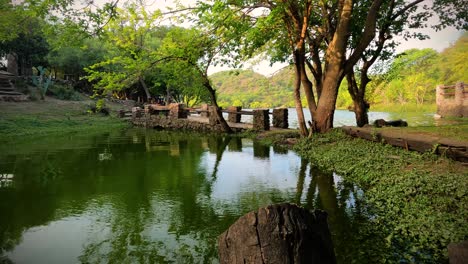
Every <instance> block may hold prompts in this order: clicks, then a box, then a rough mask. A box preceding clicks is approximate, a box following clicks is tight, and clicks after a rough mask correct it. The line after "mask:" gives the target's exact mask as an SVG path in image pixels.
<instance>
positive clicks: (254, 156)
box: [0, 129, 380, 264]
mask: <svg viewBox="0 0 468 264" xmlns="http://www.w3.org/2000/svg"><path fill="white" fill-rule="evenodd" d="M0 177H1V178H0V184H1V185H0V186H1V187H0V215H1V217H0V263H3V262H5V263H9V262H14V263H37V264H39V263H47V264H52V263H80V262H81V263H217V262H218V259H217V251H216V238H217V236H218V235H219V234H221V233H222V232H223V231H224V230H225V229H227V228H228V227H229V226H230V225H231V224H232V223H234V222H235V220H236V219H237V218H239V217H240V216H242V215H243V214H245V213H247V212H249V211H251V210H256V209H257V208H259V207H262V206H266V205H268V204H270V203H279V202H293V203H297V204H300V205H302V206H305V207H307V208H321V209H325V210H326V211H327V212H328V214H329V224H330V228H331V231H332V234H333V241H334V245H335V250H336V254H337V257H338V260H339V262H342V263H345V262H347V261H346V260H350V259H352V258H356V256H358V255H359V256H364V255H368V256H369V259H372V256H373V254H374V253H372V252H373V249H372V248H365V247H362V243H361V242H359V241H360V240H361V241H362V239H363V237H362V236H366V233H365V232H366V230H368V229H364V226H365V225H366V223H368V221H369V217H368V216H367V215H368V213H367V212H366V209H365V207H364V206H363V203H362V201H363V199H364V194H363V192H362V191H361V190H360V189H359V188H358V187H356V186H354V185H353V184H351V183H347V182H345V181H343V180H342V178H341V177H340V176H338V175H335V174H333V173H323V172H320V171H318V170H316V169H314V167H313V166H312V165H311V164H309V163H308V162H307V161H305V160H301V158H300V157H298V156H297V155H296V154H295V153H294V152H292V151H285V150H280V149H275V148H273V147H269V146H264V145H261V144H258V143H257V142H255V141H253V140H251V139H241V138H237V137H233V138H230V137H218V136H214V135H206V136H203V135H192V134H180V133H168V132H158V131H152V130H148V131H145V130H139V129H131V130H122V131H116V132H112V133H104V134H93V135H77V134H72V135H66V136H62V137H60V136H54V137H47V136H46V137H42V138H34V139H23V140H21V141H19V142H11V143H9V144H5V145H3V146H0ZM369 237H370V238H365V239H364V240H366V241H367V242H368V243H369V244H372V239H376V240H380V238H379V237H378V236H377V235H376V234H372V235H371V236H369ZM375 254H378V253H375ZM375 254H374V255H375ZM375 257H378V256H375Z"/></svg>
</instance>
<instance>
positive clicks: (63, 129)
mask: <svg viewBox="0 0 468 264" xmlns="http://www.w3.org/2000/svg"><path fill="white" fill-rule="evenodd" d="M88 104H89V102H68V101H60V100H50V101H45V102H44V101H38V102H22V103H5V102H3V103H1V104H0V111H1V112H2V115H1V116H0V134H1V135H2V137H0V141H10V140H16V139H17V138H19V137H23V136H33V135H37V136H42V135H51V134H60V133H70V132H90V131H101V130H102V131H105V130H110V129H119V128H124V127H128V126H129V124H128V123H127V122H125V121H123V120H121V119H119V118H117V117H115V116H112V115H111V116H103V115H100V114H89V113H87V109H88Z"/></svg>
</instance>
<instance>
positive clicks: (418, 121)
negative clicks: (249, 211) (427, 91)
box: [225, 108, 437, 128]
mask: <svg viewBox="0 0 468 264" xmlns="http://www.w3.org/2000/svg"><path fill="white" fill-rule="evenodd" d="M288 112H289V115H288V120H289V127H290V128H297V127H298V125H297V114H296V109H294V108H289V109H288ZM368 114H369V122H370V123H372V122H374V121H375V120H377V119H385V120H397V119H403V120H405V121H407V122H408V125H409V126H429V125H435V124H437V120H435V119H434V113H425V114H421V113H411V112H406V113H389V112H373V111H370V112H369V113H368ZM225 117H226V118H227V114H226V113H225ZM304 118H305V119H306V121H307V120H311V117H310V112H309V110H308V109H304ZM241 121H242V122H245V123H251V122H252V116H249V115H242V119H241ZM270 123H272V117H271V115H270ZM355 125H356V117H355V115H354V112H351V111H348V110H336V111H335V117H334V119H333V126H334V127H340V126H355Z"/></svg>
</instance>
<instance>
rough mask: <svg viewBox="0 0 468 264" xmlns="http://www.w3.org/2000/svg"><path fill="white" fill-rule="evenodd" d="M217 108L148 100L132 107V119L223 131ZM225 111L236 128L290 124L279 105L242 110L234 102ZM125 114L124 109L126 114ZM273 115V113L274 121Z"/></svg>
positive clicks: (154, 125)
mask: <svg viewBox="0 0 468 264" xmlns="http://www.w3.org/2000/svg"><path fill="white" fill-rule="evenodd" d="M214 111H215V108H214V107H212V106H209V105H202V107H201V108H196V109H193V108H192V109H189V108H186V107H185V106H184V105H183V104H170V105H167V106H162V105H157V104H147V105H145V106H144V108H140V107H134V108H133V109H132V123H133V124H134V125H135V126H141V127H147V128H162V129H174V130H190V131H201V132H219V131H222V127H221V125H220V124H218V123H217V120H216V118H215V114H214ZM222 111H223V112H224V113H227V114H228V116H227V123H228V125H229V126H230V127H231V128H232V129H233V130H234V131H236V132H241V131H245V130H255V131H266V130H274V129H287V128H288V126H289V124H288V109H287V108H275V109H273V110H272V111H271V112H270V109H253V110H242V108H241V107H238V106H232V107H228V108H226V109H224V110H222ZM124 115H125V114H124V113H122V117H123V116H124ZM242 115H251V116H253V118H252V123H246V122H242ZM270 115H272V116H273V120H272V121H273V122H272V125H270Z"/></svg>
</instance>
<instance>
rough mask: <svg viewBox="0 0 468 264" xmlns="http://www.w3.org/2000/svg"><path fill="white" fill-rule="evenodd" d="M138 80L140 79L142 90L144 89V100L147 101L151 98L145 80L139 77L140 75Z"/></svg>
mask: <svg viewBox="0 0 468 264" xmlns="http://www.w3.org/2000/svg"><path fill="white" fill-rule="evenodd" d="M138 80H139V81H140V84H141V86H142V87H143V90H144V91H145V94H146V101H147V102H149V101H150V100H151V94H150V92H149V89H148V86H147V85H146V83H145V80H144V79H143V78H141V76H140V77H138Z"/></svg>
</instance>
